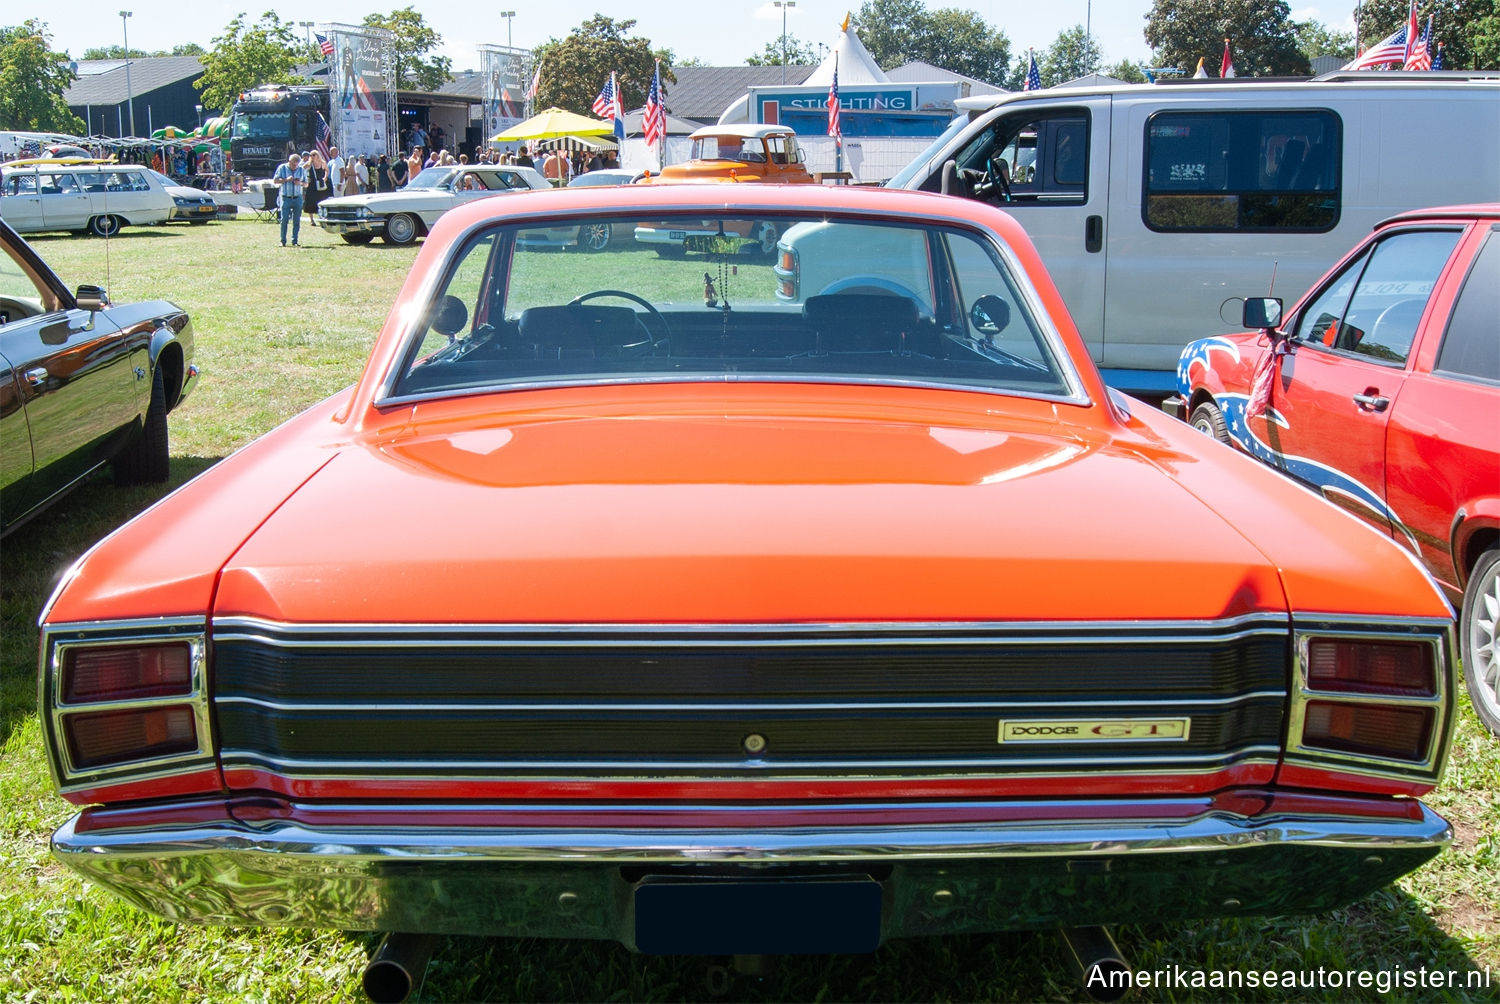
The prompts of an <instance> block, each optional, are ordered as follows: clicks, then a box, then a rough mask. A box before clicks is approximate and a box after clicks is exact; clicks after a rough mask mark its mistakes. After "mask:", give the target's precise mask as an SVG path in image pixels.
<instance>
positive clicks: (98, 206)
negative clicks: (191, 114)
mask: <svg viewBox="0 0 1500 1004" xmlns="http://www.w3.org/2000/svg"><path fill="white" fill-rule="evenodd" d="M0 169H3V170H0V217H3V218H4V220H5V222H6V223H9V224H10V225H11V227H12V228H13V229H15V230H17V231H19V232H20V233H35V232H36V231H39V230H87V231H88V232H89V233H92V234H97V235H98V236H100V237H109V236H111V235H113V234H115V233H117V232H118V231H119V229H120V228H121V227H122V226H126V225H136V226H139V225H143V224H155V223H165V222H166V220H167V217H169V216H170V215H171V214H172V208H173V206H174V203H173V201H172V196H171V195H169V194H168V193H167V190H166V189H165V188H163V187H162V184H161V182H160V181H157V180H156V178H154V177H152V174H151V172H150V171H149V170H147V169H146V168H144V167H142V166H140V165H139V164H96V163H66V162H63V161H58V162H56V163H31V164H26V165H23V166H21V167H10V166H6V165H0Z"/></svg>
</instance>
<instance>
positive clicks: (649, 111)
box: [641, 59, 667, 149]
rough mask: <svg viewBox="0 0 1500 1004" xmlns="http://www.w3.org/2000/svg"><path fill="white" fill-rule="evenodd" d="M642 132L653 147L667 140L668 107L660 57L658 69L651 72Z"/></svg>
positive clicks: (642, 117) (642, 119)
mask: <svg viewBox="0 0 1500 1004" xmlns="http://www.w3.org/2000/svg"><path fill="white" fill-rule="evenodd" d="M641 132H642V133H643V134H644V135H645V137H646V145H647V146H649V147H651V148H652V149H656V148H657V147H660V146H661V145H662V144H663V143H665V142H666V140H667V109H666V108H665V107H664V105H663V104H662V98H661V60H659V59H658V60H657V61H656V69H655V70H654V71H652V73H651V87H650V89H649V90H647V91H646V112H645V114H644V115H642V116H641Z"/></svg>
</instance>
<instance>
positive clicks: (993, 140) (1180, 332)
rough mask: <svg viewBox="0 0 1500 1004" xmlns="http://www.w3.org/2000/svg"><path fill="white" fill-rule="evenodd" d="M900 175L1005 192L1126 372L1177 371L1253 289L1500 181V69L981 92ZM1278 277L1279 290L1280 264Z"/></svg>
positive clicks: (1083, 316) (1287, 286)
mask: <svg viewBox="0 0 1500 1004" xmlns="http://www.w3.org/2000/svg"><path fill="white" fill-rule="evenodd" d="M959 105H960V106H961V107H964V108H965V109H966V112H965V114H962V115H960V116H959V117H957V118H956V119H954V121H953V123H952V124H951V125H950V126H949V127H948V129H947V131H946V132H944V133H943V135H942V136H940V137H938V138H937V139H936V140H935V141H934V142H933V143H932V145H931V146H930V147H929V148H928V149H927V150H926V151H924V152H923V153H922V154H921V155H919V156H918V157H917V158H916V159H915V160H914V161H912V163H910V164H909V165H907V167H906V168H905V169H904V170H902V171H901V172H900V173H899V174H897V175H896V176H895V177H893V178H891V179H890V181H889V182H887V184H888V186H890V187H894V188H908V189H923V190H927V191H934V192H936V191H947V192H951V193H952V194H955V195H959V196H964V197H969V198H976V199H985V200H989V201H992V202H996V203H999V204H1000V205H1001V206H1002V207H1003V208H1005V209H1006V210H1008V211H1009V212H1011V213H1013V214H1014V215H1015V217H1016V219H1017V220H1019V221H1020V223H1021V225H1022V226H1023V227H1025V228H1026V232H1027V233H1028V234H1029V235H1030V237H1031V239H1032V240H1033V241H1034V242H1035V243H1036V245H1037V249H1038V250H1039V251H1040V252H1041V255H1042V260H1043V261H1045V262H1046V264H1047V267H1048V269H1049V270H1050V271H1051V273H1052V276H1053V278H1054V279H1055V280H1056V282H1057V285H1058V287H1059V289H1060V290H1061V291H1062V294H1063V299H1064V300H1065V301H1066V302H1067V305H1068V308H1069V310H1070V311H1071V312H1072V314H1073V318H1074V320H1075V321H1076V322H1077V324H1078V327H1079V329H1080V330H1081V331H1082V332H1083V334H1084V337H1085V339H1086V340H1087V341H1088V344H1089V347H1090V349H1091V350H1092V352H1093V355H1094V358H1095V359H1096V360H1097V361H1098V363H1099V364H1100V366H1101V368H1103V369H1104V371H1105V377H1106V379H1108V380H1109V382H1110V383H1111V385H1112V386H1115V387H1117V388H1119V389H1121V390H1126V391H1130V392H1134V393H1141V394H1147V395H1162V394H1166V393H1168V392H1170V391H1171V390H1172V389H1174V387H1175V378H1174V373H1175V370H1176V366H1177V358H1178V355H1179V353H1180V351H1181V349H1182V347H1183V346H1184V345H1186V344H1187V343H1188V342H1189V341H1192V340H1193V339H1195V338H1198V337H1201V336H1202V335H1204V334H1207V333H1211V332H1213V331H1215V330H1219V329H1221V328H1223V327H1224V324H1225V322H1224V321H1223V320H1222V319H1221V318H1220V306H1221V304H1223V302H1224V301H1225V299H1226V298H1228V297H1231V296H1242V295H1244V294H1246V293H1247V292H1255V291H1264V292H1266V293H1267V294H1271V293H1273V292H1281V293H1283V294H1285V293H1296V292H1300V291H1302V290H1304V289H1306V288H1308V286H1310V285H1311V284H1312V283H1313V282H1314V281H1315V280H1316V279H1317V278H1318V277H1319V276H1321V275H1322V274H1323V272H1324V271H1325V270H1326V269H1327V268H1328V266H1329V265H1330V264H1331V263H1332V262H1334V261H1335V260H1336V259H1337V258H1338V257H1339V255H1341V254H1342V253H1343V252H1344V251H1345V250H1346V249H1348V248H1349V247H1350V246H1352V245H1353V244H1355V243H1357V242H1358V240H1359V239H1360V238H1361V237H1363V236H1364V235H1365V234H1366V233H1368V232H1369V230H1370V228H1371V227H1372V226H1373V225H1374V224H1375V223H1377V222H1379V221H1380V220H1381V219H1384V218H1385V217H1387V216H1390V215H1392V214H1394V213H1396V212H1399V211H1402V210H1406V209H1413V208H1419V207H1423V206H1433V205H1442V204H1451V203H1468V202H1493V201H1497V200H1500V74H1488V75H1485V74H1467V73H1454V72H1435V73H1434V72H1426V73H1403V72H1378V71H1376V72H1371V71H1365V72H1361V73H1335V74H1327V75H1325V76H1322V77H1317V78H1314V79H1311V80H1265V81H1259V80H1254V79H1229V80H1222V81H1221V80H1196V81H1184V82H1181V83H1171V84H1154V85H1152V84H1138V85H1131V84H1115V85H1109V86H1088V87H1077V88H1069V87H1061V88H1050V89H1047V90H1041V91H1029V92H1023V93H1013V94H1003V95H998V96H991V97H986V98H965V99H961V100H960V101H959ZM1273 278H1274V282H1275V288H1274V290H1273V289H1272V282H1273Z"/></svg>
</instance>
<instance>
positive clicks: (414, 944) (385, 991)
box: [361, 931, 437, 1004]
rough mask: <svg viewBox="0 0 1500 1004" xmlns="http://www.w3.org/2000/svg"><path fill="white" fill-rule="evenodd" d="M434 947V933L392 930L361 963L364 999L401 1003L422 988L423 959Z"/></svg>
mask: <svg viewBox="0 0 1500 1004" xmlns="http://www.w3.org/2000/svg"><path fill="white" fill-rule="evenodd" d="M436 947H437V935H435V934H407V933H404V932H400V931H392V932H391V933H390V934H387V935H386V936H385V938H384V939H383V940H382V941H381V942H380V946H379V947H378V948H376V949H375V954H373V955H371V956H370V961H369V962H368V963H366V964H365V975H364V978H363V980H362V981H361V982H362V983H363V984H364V988H365V996H366V997H369V998H370V1000H372V1001H374V1002H375V1004H401V1002H402V1001H404V1000H406V999H407V998H408V997H410V996H411V995H412V992H413V991H415V990H416V989H417V988H418V987H420V986H421V985H422V976H423V974H424V973H426V972H427V960H428V959H431V958H432V950H433V949H434V948H436Z"/></svg>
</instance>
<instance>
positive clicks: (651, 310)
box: [568, 289, 672, 354]
mask: <svg viewBox="0 0 1500 1004" xmlns="http://www.w3.org/2000/svg"><path fill="white" fill-rule="evenodd" d="M601 296H618V297H620V298H621V299H624V300H630V301H632V302H634V303H639V304H640V305H641V306H642V307H645V308H646V313H648V314H650V315H651V316H652V317H653V318H655V320H656V323H657V324H659V325H661V338H660V339H659V340H658V339H655V338H651V332H650V331H646V325H645V324H643V323H642V322H640V321H637V322H636V323H637V324H640V325H641V330H643V331H646V337H647V338H650V339H651V352H652V354H655V352H656V348H657V346H658V345H670V343H671V341H672V329H671V327H670V326H669V325H668V324H667V319H666V318H665V317H663V316H661V311H659V310H657V309H656V308H655V307H654V306H652V305H651V301H650V300H647V299H645V298H644V297H640V296H636V295H635V294H634V293H627V292H625V290H623V289H596V290H594V291H593V292H590V293H580V294H579V295H578V296H575V297H573V299H571V300H569V301H568V306H570V307H571V306H575V305H577V304H580V303H587V302H588V301H589V300H597V299H599V298H600V297H601Z"/></svg>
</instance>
